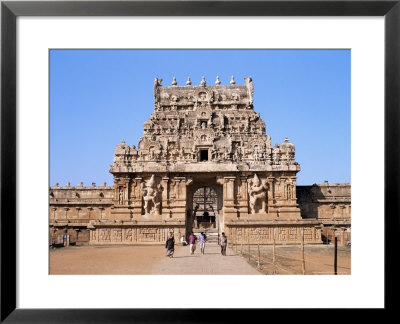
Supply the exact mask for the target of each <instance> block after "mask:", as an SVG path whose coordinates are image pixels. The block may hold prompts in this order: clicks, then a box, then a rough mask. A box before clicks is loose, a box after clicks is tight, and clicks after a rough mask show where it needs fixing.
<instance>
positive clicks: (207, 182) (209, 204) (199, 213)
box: [186, 176, 223, 236]
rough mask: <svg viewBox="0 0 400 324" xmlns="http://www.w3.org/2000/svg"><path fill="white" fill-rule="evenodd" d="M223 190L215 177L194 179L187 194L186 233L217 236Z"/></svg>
mask: <svg viewBox="0 0 400 324" xmlns="http://www.w3.org/2000/svg"><path fill="white" fill-rule="evenodd" d="M196 180H197V181H196ZM222 197H223V189H222V186H221V185H218V184H217V182H216V179H215V177H210V178H209V177H206V176H205V177H199V178H197V179H194V181H193V184H192V185H190V186H189V187H188V192H187V215H186V233H187V236H189V234H190V232H192V231H193V232H194V233H200V232H206V233H215V234H218V233H219V232H220V229H221V225H222V224H221V223H222V206H223V199H222Z"/></svg>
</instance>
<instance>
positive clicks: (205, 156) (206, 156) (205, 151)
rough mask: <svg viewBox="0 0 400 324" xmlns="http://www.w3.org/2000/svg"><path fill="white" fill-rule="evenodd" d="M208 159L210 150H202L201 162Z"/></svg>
mask: <svg viewBox="0 0 400 324" xmlns="http://www.w3.org/2000/svg"><path fill="white" fill-rule="evenodd" d="M201 161H208V150H200V162H201Z"/></svg>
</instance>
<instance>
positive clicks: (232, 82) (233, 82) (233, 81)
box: [229, 75, 236, 85]
mask: <svg viewBox="0 0 400 324" xmlns="http://www.w3.org/2000/svg"><path fill="white" fill-rule="evenodd" d="M229 83H230V84H232V85H233V84H235V83H236V82H235V79H234V78H233V75H232V77H231V81H230V82H229Z"/></svg>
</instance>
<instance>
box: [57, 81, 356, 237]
mask: <svg viewBox="0 0 400 324" xmlns="http://www.w3.org/2000/svg"><path fill="white" fill-rule="evenodd" d="M161 83H162V79H155V81H154V111H153V113H152V114H151V115H150V118H149V120H148V121H146V122H145V123H144V125H143V132H144V134H143V136H142V137H141V138H140V140H139V142H138V145H137V147H136V146H135V145H128V144H127V143H125V142H124V141H122V142H121V143H120V144H118V145H117V146H116V147H115V152H114V160H113V164H112V165H111V166H110V172H111V173H112V175H113V178H114V184H113V186H112V187H108V186H107V185H106V184H103V185H102V186H96V184H94V183H93V184H92V186H91V187H84V186H83V184H82V183H81V184H80V185H78V186H75V187H73V186H71V185H70V184H69V183H68V184H67V185H66V186H64V187H60V186H59V185H58V184H56V185H55V186H52V187H50V211H49V215H50V244H51V245H57V244H60V242H61V241H63V242H64V245H65V237H66V236H67V237H68V244H90V245H112V244H120V245H121V244H163V243H164V242H165V240H166V238H167V235H168V233H170V232H173V233H174V235H175V237H176V238H180V237H181V236H185V237H186V238H187V236H188V235H189V234H190V232H191V231H193V232H195V233H198V232H200V231H205V232H206V233H207V236H208V237H209V240H210V241H212V240H213V238H215V240H216V238H217V237H218V235H219V234H220V233H221V232H225V233H226V234H227V236H228V241H229V242H230V243H237V244H240V243H245V244H248V243H250V244H272V243H273V242H275V243H276V244H298V243H300V241H301V240H302V238H303V237H304V241H305V243H323V242H329V241H330V240H332V238H333V237H334V236H338V235H340V238H341V239H340V242H341V243H342V244H345V243H346V242H348V241H349V238H350V208H351V200H350V190H351V188H350V184H329V183H327V182H326V183H324V184H321V185H316V184H315V185H312V186H296V174H297V173H298V172H299V171H300V165H299V163H298V162H297V161H296V159H295V146H294V144H293V143H291V142H290V141H289V139H288V138H285V139H284V140H283V141H282V143H281V144H279V145H278V144H274V145H272V144H271V137H270V136H269V135H267V134H266V127H265V123H264V121H263V120H262V119H261V116H260V114H259V113H257V112H256V111H254V107H253V94H254V86H253V81H252V78H251V77H247V78H245V82H244V84H241V85H237V84H236V82H235V80H234V78H233V77H232V79H231V81H230V84H229V85H221V82H220V80H219V78H218V77H217V80H216V82H215V85H207V83H206V80H205V78H204V77H203V78H202V80H201V82H200V85H192V83H191V80H190V78H189V79H188V80H187V82H186V85H185V86H178V84H177V81H176V79H175V78H174V79H173V81H172V85H171V86H163V85H162V84H161Z"/></svg>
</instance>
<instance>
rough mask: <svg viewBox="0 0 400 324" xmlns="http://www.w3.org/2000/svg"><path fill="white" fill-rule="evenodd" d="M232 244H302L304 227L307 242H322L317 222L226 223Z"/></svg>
mask: <svg viewBox="0 0 400 324" xmlns="http://www.w3.org/2000/svg"><path fill="white" fill-rule="evenodd" d="M225 229H226V232H227V235H228V240H229V243H230V244H273V243H274V232H275V244H300V243H301V239H302V230H303V229H304V243H305V244H319V243H322V239H321V229H320V228H319V227H318V226H317V224H248V225H247V224H242V225H239V224H238V225H236V224H235V225H233V224H229V225H228V224H226V225H225Z"/></svg>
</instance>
